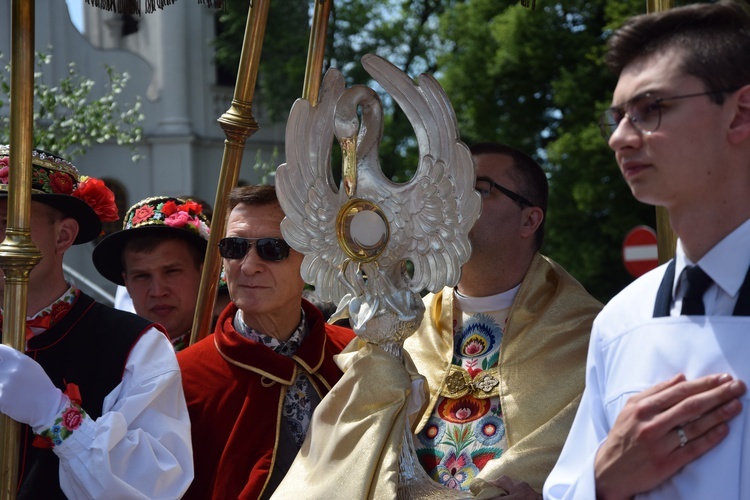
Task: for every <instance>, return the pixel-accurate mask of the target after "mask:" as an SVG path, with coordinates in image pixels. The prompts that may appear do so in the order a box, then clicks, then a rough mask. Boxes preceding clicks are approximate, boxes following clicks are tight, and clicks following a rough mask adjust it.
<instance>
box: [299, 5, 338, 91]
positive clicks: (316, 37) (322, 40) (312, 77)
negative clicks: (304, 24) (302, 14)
mask: <svg viewBox="0 0 750 500" xmlns="http://www.w3.org/2000/svg"><path fill="white" fill-rule="evenodd" d="M332 3H333V0H320V1H316V2H315V8H314V10H313V22H312V29H311V31H310V44H309V46H308V47H307V63H306V64H305V83H304V85H303V86H302V98H303V99H305V100H306V101H309V102H310V104H312V105H313V106H315V105H316V104H318V94H319V93H320V82H321V80H322V78H323V57H324V56H325V52H326V34H327V32H328V18H329V17H330V14H331V4H332Z"/></svg>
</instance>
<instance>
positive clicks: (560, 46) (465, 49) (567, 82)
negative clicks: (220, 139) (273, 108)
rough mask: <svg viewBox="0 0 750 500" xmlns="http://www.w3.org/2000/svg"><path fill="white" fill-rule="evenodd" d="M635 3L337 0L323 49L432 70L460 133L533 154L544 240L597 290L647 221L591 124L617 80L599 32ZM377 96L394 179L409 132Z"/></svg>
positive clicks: (640, 5) (338, 62)
mask: <svg viewBox="0 0 750 500" xmlns="http://www.w3.org/2000/svg"><path fill="white" fill-rule="evenodd" d="M297 1H299V0H297ZM289 3H292V2H289ZM676 3H677V4H683V3H695V2H690V1H678V2H676ZM285 5H287V4H286V3H285ZM645 9H646V2H645V1H644V0H562V1H552V0H538V1H537V2H536V9H535V10H530V9H526V8H523V7H521V6H520V5H518V2H517V1H511V0H385V1H383V2H372V1H369V0H335V1H334V8H333V14H332V22H331V35H330V37H329V44H330V46H329V48H328V51H327V56H328V58H329V60H331V61H334V62H333V65H335V66H337V67H338V68H340V69H341V70H342V72H343V73H344V75H345V76H346V77H347V81H348V83H349V84H350V85H351V84H353V83H366V82H367V81H368V79H369V77H368V76H367V75H366V74H365V73H364V70H363V69H362V68H361V66H360V65H359V58H360V57H361V56H362V55H363V54H365V53H370V52H371V53H376V54H378V55H380V56H383V57H386V58H387V59H389V60H390V61H391V62H393V63H394V64H396V65H397V66H399V67H400V68H401V69H403V70H404V71H406V72H407V73H408V74H410V75H414V76H416V75H418V74H419V73H421V72H425V71H427V72H431V73H433V74H435V75H436V76H437V77H438V79H439V80H440V82H441V83H442V84H443V86H444V88H445V89H446V91H447V93H448V95H449V97H450V99H451V101H452V103H453V106H454V108H455V110H456V114H457V116H458V121H459V128H460V130H461V134H462V138H463V140H464V141H465V142H467V143H473V142H479V141H499V142H504V143H507V144H510V145H512V146H515V147H517V148H519V149H521V150H524V151H526V152H527V153H529V154H531V155H532V156H534V157H535V158H536V159H537V160H539V161H540V163H541V164H542V165H543V167H544V168H545V170H546V171H547V173H548V177H549V181H550V202H549V211H548V224H547V225H546V228H547V238H546V242H545V247H544V249H543V251H544V253H546V254H547V255H549V256H550V257H552V258H553V259H555V260H557V261H558V262H560V263H561V264H562V265H563V266H565V267H566V268H567V269H568V270H569V271H570V272H571V273H572V274H573V275H574V276H575V277H576V278H578V279H579V280H580V281H581V282H582V283H583V284H584V285H585V286H586V287H587V289H588V290H589V291H590V292H591V293H593V294H594V295H595V296H596V297H598V298H599V299H601V300H603V301H606V300H608V299H609V298H611V297H612V296H613V295H614V294H615V293H617V292H618V291H619V290H620V289H622V288H623V287H624V286H625V285H627V284H628V282H629V281H631V279H632V278H631V277H630V276H629V275H628V274H627V272H626V270H625V267H624V265H623V262H622V255H621V252H622V240H623V238H624V237H625V235H626V233H627V232H628V231H629V230H630V229H631V228H633V227H634V226H636V225H638V224H647V225H650V226H652V227H654V224H655V211H654V208H653V207H648V206H645V205H642V204H640V203H638V202H637V201H635V200H634V199H633V197H632V195H631V194H630V191H629V189H628V187H627V185H626V184H625V182H624V181H623V180H622V178H621V175H620V173H619V171H618V168H617V165H616V163H615V160H614V156H613V154H612V152H611V151H610V150H609V148H608V146H607V144H606V142H605V141H604V140H603V138H602V137H601V134H600V133H599V130H598V126H597V120H598V116H599V114H600V112H601V111H602V110H603V109H604V108H606V107H607V106H609V105H610V102H611V96H612V91H613V90H614V86H615V83H616V78H615V77H614V75H611V74H610V73H609V72H608V70H607V69H606V68H605V67H604V64H603V57H604V51H605V43H606V40H607V37H608V36H609V34H610V33H611V32H612V30H613V29H615V28H616V27H617V26H619V25H620V24H621V23H622V22H623V21H624V20H625V19H626V18H627V17H629V16H631V15H634V14H639V13H644V12H645ZM308 15H309V13H308ZM270 26H271V25H269V31H268V33H267V39H268V37H271V38H273V37H274V36H275V35H274V33H273V32H272V31H271V28H270ZM305 36H307V33H305ZM269 48H270V45H267V46H266V48H264V52H270V53H269V54H268V56H269V57H272V59H273V60H276V57H274V54H273V51H274V49H270V50H269ZM265 98H266V94H265V93H262V96H261V99H265ZM291 102H292V99H288V103H289V104H288V105H289V106H290V105H291ZM384 104H385V106H386V110H387V114H386V123H385V137H384V139H383V143H382V145H381V158H382V164H383V165H384V168H386V175H389V176H390V177H391V178H392V179H394V180H396V181H403V180H406V179H408V178H409V177H410V176H411V175H412V174H413V171H414V167H415V166H416V162H417V159H416V158H417V157H416V143H415V140H414V138H413V132H412V130H411V126H410V125H409V123H408V121H407V120H406V118H405V117H404V116H403V115H401V114H400V113H399V111H398V110H394V109H393V106H392V105H391V103H390V100H389V99H388V98H387V97H384Z"/></svg>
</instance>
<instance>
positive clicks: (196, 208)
mask: <svg viewBox="0 0 750 500" xmlns="http://www.w3.org/2000/svg"><path fill="white" fill-rule="evenodd" d="M177 208H178V209H179V210H182V211H183V212H187V213H189V214H191V215H198V214H199V213H201V211H202V210H203V205H201V204H200V203H196V202H194V201H186V202H185V203H184V204H183V205H180V206H178V207H177Z"/></svg>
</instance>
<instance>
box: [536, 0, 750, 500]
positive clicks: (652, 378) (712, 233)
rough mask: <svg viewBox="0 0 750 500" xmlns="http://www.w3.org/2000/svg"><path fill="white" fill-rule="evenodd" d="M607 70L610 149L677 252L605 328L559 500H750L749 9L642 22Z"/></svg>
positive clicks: (598, 332)
mask: <svg viewBox="0 0 750 500" xmlns="http://www.w3.org/2000/svg"><path fill="white" fill-rule="evenodd" d="M607 63H608V65H609V67H610V69H612V70H613V72H614V73H615V74H616V75H618V82H617V86H616V88H615V91H614V95H613V99H612V102H613V106H612V107H611V108H610V109H609V110H607V111H606V112H605V113H604V116H603V117H602V120H601V121H600V124H601V126H602V131H603V132H604V136H605V138H606V139H607V140H608V143H609V147H610V148H611V149H612V150H613V151H614V153H615V158H616V160H617V164H618V166H619V167H620V171H621V173H622V175H623V177H624V179H625V181H626V182H627V184H628V186H629V187H630V189H631V191H632V193H633V196H635V198H636V199H638V200H639V201H641V202H644V203H648V204H652V205H657V206H663V207H664V208H665V209H666V211H667V213H668V215H669V222H670V225H671V226H672V228H673V229H674V231H675V233H676V234H677V236H678V238H679V239H678V241H677V246H676V247H677V248H676V251H675V256H674V259H672V260H671V261H670V262H668V263H666V264H664V265H663V266H660V267H659V268H657V269H654V270H653V271H651V272H650V273H647V274H645V275H644V276H642V277H641V278H639V279H637V280H636V281H635V282H633V283H632V284H631V285H629V286H628V287H627V288H625V290H623V291H622V292H621V293H620V294H618V295H617V296H616V297H614V298H613V299H612V300H611V301H610V302H609V304H607V305H606V306H605V308H604V309H603V310H602V312H601V314H600V315H599V316H598V317H597V318H596V321H595V322H594V327H593V329H592V332H591V344H590V347H589V354H588V361H587V363H588V365H587V370H586V390H585V392H584V394H583V398H582V400H581V404H580V408H579V411H578V415H577V416H576V419H575V421H574V423H573V426H572V428H571V431H570V435H569V436H568V440H567V442H566V444H565V448H564V449H563V452H562V454H561V455H560V459H559V461H558V463H557V465H556V466H555V468H554V470H553V471H552V473H551V474H550V477H549V479H548V481H547V483H546V484H545V488H544V494H545V498H554V499H557V498H559V499H562V498H566V499H577V498H601V499H608V498H633V497H639V498H646V497H647V498H659V499H662V498H663V499H679V498H722V499H724V498H733V499H740V498H743V499H744V498H750V475H749V474H748V461H749V460H750V439H748V436H749V434H748V422H750V413H749V411H748V397H747V395H746V387H745V382H743V380H745V381H747V380H748V379H749V378H750V363H749V362H748V360H750V337H748V334H750V320H749V319H748V316H750V271H748V268H750V9H749V8H748V6H747V4H746V3H745V2H739V1H737V2H734V1H720V2H717V3H700V4H693V5H689V6H686V7H680V8H676V9H671V10H667V11H665V12H661V13H654V14H645V15H641V16H637V17H634V18H632V19H630V20H628V21H627V22H626V23H625V25H624V26H623V27H622V28H620V29H619V30H617V31H616V32H615V33H614V35H613V36H612V38H611V39H610V41H609V48H608V54H607Z"/></svg>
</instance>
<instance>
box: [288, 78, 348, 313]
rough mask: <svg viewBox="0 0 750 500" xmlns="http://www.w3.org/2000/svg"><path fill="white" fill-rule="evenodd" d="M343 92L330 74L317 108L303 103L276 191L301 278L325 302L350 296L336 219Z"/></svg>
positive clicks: (294, 116)
mask: <svg viewBox="0 0 750 500" xmlns="http://www.w3.org/2000/svg"><path fill="white" fill-rule="evenodd" d="M343 91H344V78H343V76H342V75H341V73H340V72H339V71H337V70H333V69H332V70H329V71H328V72H327V73H326V76H325V78H324V80H323V85H322V86H321V91H320V101H319V103H318V104H317V105H316V106H313V105H312V104H311V103H310V102H308V101H307V100H304V99H298V100H297V101H296V102H295V103H294V105H293V106H292V110H291V112H290V113H289V119H288V121H287V127H286V163H284V164H282V165H280V166H279V168H278V169H277V171H276V191H277V194H278V197H279V202H280V204H281V208H282V209H283V210H284V214H285V215H286V217H285V218H284V220H283V221H282V223H281V232H282V234H283V236H284V239H285V240H286V241H287V242H288V243H289V245H290V246H291V247H292V248H294V249H295V250H297V251H298V252H301V253H303V254H305V258H304V261H303V263H302V278H303V279H304V280H305V281H306V282H307V283H314V284H315V287H316V289H317V290H318V291H319V293H320V294H321V296H322V298H323V299H324V300H338V298H340V297H341V296H342V295H344V294H345V293H346V290H345V289H344V287H343V284H342V283H340V282H339V280H338V278H337V274H338V270H339V268H340V266H341V264H342V263H343V261H344V258H345V256H344V254H343V252H342V251H341V249H340V248H339V245H338V240H337V237H336V216H337V215H338V211H339V208H340V205H341V203H342V198H344V199H345V198H346V196H345V195H344V194H343V193H339V190H338V187H337V186H336V185H335V183H334V180H333V174H332V172H331V145H332V141H333V114H334V109H335V105H336V102H337V101H338V99H339V97H340V96H341V93H342V92H343Z"/></svg>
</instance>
